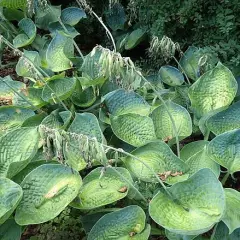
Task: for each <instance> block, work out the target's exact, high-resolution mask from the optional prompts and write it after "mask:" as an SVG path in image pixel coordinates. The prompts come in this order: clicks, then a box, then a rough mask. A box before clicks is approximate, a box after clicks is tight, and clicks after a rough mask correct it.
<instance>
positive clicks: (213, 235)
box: [210, 223, 218, 240]
mask: <svg viewBox="0 0 240 240" xmlns="http://www.w3.org/2000/svg"><path fill="white" fill-rule="evenodd" d="M217 227H218V223H217V224H216V225H215V226H214V228H213V232H212V235H211V238H210V240H213V239H214V237H215V234H216V230H217Z"/></svg>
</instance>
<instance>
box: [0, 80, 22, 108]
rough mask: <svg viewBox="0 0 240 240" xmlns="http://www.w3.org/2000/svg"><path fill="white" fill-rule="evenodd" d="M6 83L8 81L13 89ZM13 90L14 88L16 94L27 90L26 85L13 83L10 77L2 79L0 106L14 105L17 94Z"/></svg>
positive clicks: (0, 84)
mask: <svg viewBox="0 0 240 240" xmlns="http://www.w3.org/2000/svg"><path fill="white" fill-rule="evenodd" d="M4 81H6V82H7V84H8V85H10V86H11V88H10V87H9V86H8V85H7V84H6V83H5V82H4ZM12 88H14V90H15V91H16V92H20V91H21V89H25V88H26V85H25V84H24V83H22V82H18V81H13V80H12V79H11V77H10V76H7V77H5V78H0V106H3V105H12V104H13V97H14V95H15V93H14V91H13V90H12Z"/></svg>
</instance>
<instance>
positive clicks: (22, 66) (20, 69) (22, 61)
mask: <svg viewBox="0 0 240 240" xmlns="http://www.w3.org/2000/svg"><path fill="white" fill-rule="evenodd" d="M28 60H30V61H31V62H32V63H33V64H34V66H36V67H40V65H41V59H40V56H39V53H38V52H36V51H27V50H24V55H23V57H21V58H19V60H18V63H17V65H16V73H17V75H18V76H22V77H29V78H34V79H35V78H36V72H35V70H34V69H32V67H31V65H30V64H29V63H28Z"/></svg>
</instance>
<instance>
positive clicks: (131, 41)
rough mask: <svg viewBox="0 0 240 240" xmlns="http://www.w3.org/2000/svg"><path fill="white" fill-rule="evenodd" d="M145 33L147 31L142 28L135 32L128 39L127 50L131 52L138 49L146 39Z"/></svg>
mask: <svg viewBox="0 0 240 240" xmlns="http://www.w3.org/2000/svg"><path fill="white" fill-rule="evenodd" d="M145 33H146V31H145V30H143V29H141V28H138V29H136V30H134V31H133V32H132V33H131V34H130V35H129V36H128V38H127V42H126V44H125V49H126V50H130V49H132V48H134V47H136V46H137V45H138V44H139V43H140V42H141V41H142V40H143V39H144V37H145Z"/></svg>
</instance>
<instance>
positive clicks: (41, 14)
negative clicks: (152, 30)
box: [0, 0, 240, 240]
mask: <svg viewBox="0 0 240 240" xmlns="http://www.w3.org/2000/svg"><path fill="white" fill-rule="evenodd" d="M77 2H79V1H77ZM36 3H37V4H36V5H34V7H33V6H27V5H26V1H24V0H21V1H15V0H11V1H0V4H1V5H2V6H3V7H4V8H3V16H5V18H4V19H3V21H2V23H1V24H3V26H4V27H5V29H9V32H6V31H4V32H3V33H2V35H1V41H2V47H4V49H5V48H6V47H8V48H9V49H12V50H13V52H14V59H15V56H18V58H17V64H16V65H14V67H15V72H16V74H17V75H18V76H19V77H22V78H24V81H21V78H18V77H17V79H15V80H13V78H14V77H13V76H12V74H11V75H8V76H6V77H2V78H0V189H1V191H0V236H1V237H2V238H3V239H11V240H19V239H21V237H22V239H31V240H40V239H67V238H68V239H87V240H108V239H129V240H130V239H133V240H147V239H161V238H165V239H169V240H181V239H184V240H192V239H196V240H203V239H211V240H223V239H239V237H240V221H239V219H240V215H239V212H240V211H239V210H240V209H239V206H240V193H239V175H238V174H239V171H240V147H239V142H240V121H239V114H240V101H239V91H238V82H237V80H236V79H235V77H234V76H233V74H232V72H231V71H230V70H229V69H228V68H227V67H226V66H224V65H223V64H221V63H220V62H219V63H218V64H216V65H212V64H210V63H209V62H208V57H207V56H205V55H204V54H203V52H202V51H201V49H198V48H195V47H193V46H191V47H189V49H188V50H187V51H186V52H185V53H184V54H182V57H181V59H179V60H177V59H176V58H175V55H176V52H177V51H180V50H179V46H178V44H176V43H174V42H172V40H171V39H169V38H167V37H164V38H163V39H161V40H159V39H157V38H154V39H153V41H152V43H151V48H150V50H151V52H153V51H156V52H157V53H158V54H162V55H163V56H164V58H165V59H166V61H169V60H171V59H173V60H174V61H176V63H177V67H176V66H175V67H174V66H169V65H165V66H161V67H160V69H159V72H156V73H154V74H147V73H144V72H142V70H141V69H140V68H139V67H138V66H136V64H135V63H134V62H133V61H132V60H131V59H130V58H128V57H122V56H121V54H120V53H118V52H117V51H116V46H115V42H114V39H113V38H111V39H112V42H113V48H114V50H109V49H107V48H104V47H102V46H100V45H99V46H96V47H94V49H93V50H92V51H91V52H90V53H88V54H87V55H83V54H82V52H81V50H80V46H78V45H77V43H76V42H75V40H74V39H75V37H76V36H77V35H79V33H78V32H77V30H76V28H75V26H76V25H77V24H78V23H79V22H80V21H82V19H83V18H86V17H87V15H86V13H85V11H86V12H87V13H89V14H90V15H92V16H94V17H96V18H97V19H98V20H99V22H100V23H101V24H102V25H103V26H104V27H105V29H107V27H106V26H105V25H104V23H103V22H102V19H101V18H99V17H98V16H97V15H96V13H95V12H94V11H93V9H92V8H91V7H90V6H88V5H87V3H86V2H84V1H81V3H82V4H81V3H80V2H79V4H80V5H81V6H82V7H84V9H85V11H84V10H83V9H82V8H78V7H70V8H66V9H61V7H58V6H51V5H49V4H47V3H46V2H45V3H44V4H42V2H41V4H40V2H38V1H37V2H36ZM13 8H15V10H13ZM26 8H27V9H28V11H26V10H27V9H26ZM16 9H23V11H21V10H16ZM33 10H34V11H33ZM9 11H10V12H11V13H12V15H11V16H13V12H14V11H15V15H14V16H16V17H17V16H18V18H19V19H17V20H18V27H16V26H15V25H14V24H13V22H12V21H13V20H16V19H8V17H9V16H10V15H9ZM7 13H8V14H7ZM16 13H18V14H16ZM24 13H25V15H24ZM26 14H28V17H27V18H26ZM33 20H34V21H33ZM39 29H40V31H39ZM107 31H108V30H107ZM45 32H46V34H43V33H45ZM108 35H110V36H112V35H111V32H109V31H108ZM141 36H142V34H140V33H138V34H136V35H135V34H132V35H131V37H130V38H128V42H127V47H130V46H134V45H135V44H136V42H138V41H139V37H141ZM124 44H126V43H124ZM4 61H5V62H4ZM6 61H9V60H6V59H3V63H5V64H6ZM11 61H12V60H10V62H11ZM237 178H238V179H237Z"/></svg>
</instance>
